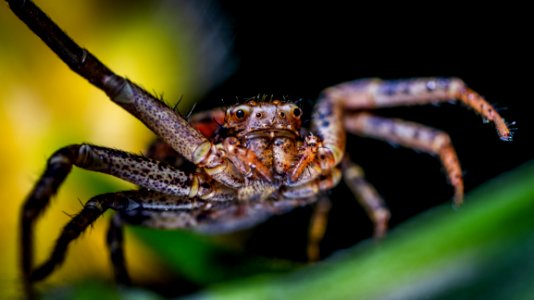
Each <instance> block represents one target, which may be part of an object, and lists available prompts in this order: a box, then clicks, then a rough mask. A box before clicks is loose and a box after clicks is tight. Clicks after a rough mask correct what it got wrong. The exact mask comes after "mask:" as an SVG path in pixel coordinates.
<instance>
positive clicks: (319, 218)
mask: <svg viewBox="0 0 534 300" xmlns="http://www.w3.org/2000/svg"><path fill="white" fill-rule="evenodd" d="M331 206H332V203H331V202H330V199H328V198H327V197H322V198H320V199H319V201H317V203H315V206H314V208H313V215H312V217H311V219H310V226H309V228H308V246H307V248H306V255H307V256H308V261H310V262H312V261H317V260H319V252H320V251H319V250H320V246H319V245H320V243H321V241H322V239H323V237H324V234H325V232H326V226H327V223H328V214H329V213H330V208H331Z"/></svg>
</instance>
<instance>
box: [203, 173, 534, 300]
mask: <svg viewBox="0 0 534 300" xmlns="http://www.w3.org/2000/svg"><path fill="white" fill-rule="evenodd" d="M533 250H534V164H532V163H531V164H528V165H526V166H524V167H522V168H520V169H518V170H516V171H514V172H513V173H510V174H507V175H506V176H502V177H501V178H499V179H495V180H493V181H491V182H489V183H488V184H486V185H484V186H483V187H481V188H479V189H478V190H477V191H475V192H473V193H471V195H470V196H469V197H468V198H467V199H466V204H465V205H464V206H463V207H462V208H460V209H458V210H453V209H451V207H450V206H449V205H444V206H441V207H438V208H435V209H433V210H431V211H428V212H426V213H424V214H423V215H421V216H418V217H416V218H414V219H412V220H411V221H410V222H408V223H406V224H404V225H402V226H399V227H398V228H396V229H394V230H393V231H392V232H391V233H390V235H389V236H388V237H387V238H386V239H385V240H383V241H380V242H373V241H370V242H366V243H362V244H360V245H358V246H356V247H354V248H353V249H350V250H348V251H345V252H343V253H339V254H338V255H336V256H335V257H332V258H330V259H327V260H326V261H324V262H322V263H318V264H316V265H314V266H311V267H309V268H304V269H301V270H298V271H296V272H293V273H291V274H289V275H283V276H278V277H275V276H271V277H269V278H265V277H264V276H261V277H257V278H249V279H245V280H240V281H236V282H233V283H229V284H223V285H219V286H215V287H212V288H210V289H208V290H207V291H205V292H204V293H203V294H201V296H202V297H205V298H209V299H251V298H253V299H272V298H288V299H295V298H297V299H302V298H305V299H420V298H425V299H435V298H440V299H442V298H445V299H458V298H465V299H468V298H469V299H472V298H483V299H503V298H507V299H510V298H513V299H521V298H523V299H527V298H528V297H532V295H534V252H533Z"/></svg>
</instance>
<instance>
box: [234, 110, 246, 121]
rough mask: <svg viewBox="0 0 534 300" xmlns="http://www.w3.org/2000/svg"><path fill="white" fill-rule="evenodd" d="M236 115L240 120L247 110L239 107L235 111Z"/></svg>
mask: <svg viewBox="0 0 534 300" xmlns="http://www.w3.org/2000/svg"><path fill="white" fill-rule="evenodd" d="M235 117H236V118H238V119H239V120H242V119H243V118H244V117H245V111H244V110H242V109H238V110H236V111H235Z"/></svg>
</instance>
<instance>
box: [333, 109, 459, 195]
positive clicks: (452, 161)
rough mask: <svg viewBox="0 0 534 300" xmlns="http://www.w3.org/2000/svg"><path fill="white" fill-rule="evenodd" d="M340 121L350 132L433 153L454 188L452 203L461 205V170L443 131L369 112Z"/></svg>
mask: <svg viewBox="0 0 534 300" xmlns="http://www.w3.org/2000/svg"><path fill="white" fill-rule="evenodd" d="M344 121H345V128H346V129H347V131H348V132H350V133H352V134H355V135H360V136H366V137H371V138H375V139H380V140H384V141H386V142H390V143H394V144H398V145H401V146H404V147H407V148H412V149H415V150H420V151H424V152H427V153H430V154H433V155H437V156H438V157H439V158H440V160H441V163H442V164H443V167H444V168H445V172H446V173H447V177H448V179H449V182H450V183H451V185H452V186H453V187H454V190H455V192H454V204H455V205H461V204H462V202H463V194H464V184H463V180H462V169H461V167H460V162H459V160H458V156H457V155H456V151H455V150H454V147H453V145H452V142H451V139H450V137H449V135H448V134H447V133H445V132H443V131H440V130H437V129H433V128H430V127H427V126H424V125H421V124H417V123H413V122H407V121H403V120H400V119H388V118H382V117H377V116H374V115H371V114H369V113H356V114H352V115H347V116H345V118H344Z"/></svg>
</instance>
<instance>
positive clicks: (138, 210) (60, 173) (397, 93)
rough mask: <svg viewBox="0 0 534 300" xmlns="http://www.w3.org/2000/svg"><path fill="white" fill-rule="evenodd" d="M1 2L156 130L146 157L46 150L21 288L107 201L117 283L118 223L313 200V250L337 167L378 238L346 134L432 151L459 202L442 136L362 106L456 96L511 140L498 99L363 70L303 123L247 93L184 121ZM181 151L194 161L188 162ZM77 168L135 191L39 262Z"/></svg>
mask: <svg viewBox="0 0 534 300" xmlns="http://www.w3.org/2000/svg"><path fill="white" fill-rule="evenodd" d="M8 2H9V4H10V7H11V9H12V10H13V12H14V13H15V14H16V15H17V16H18V17H19V18H20V19H21V20H22V21H24V22H25V23H26V24H27V25H28V26H29V27H30V29H32V30H33V31H34V32H35V33H36V34H37V35H38V36H39V37H40V38H41V39H42V40H43V41H44V42H45V43H46V44H47V45H48V46H49V47H50V48H51V49H52V50H53V51H54V52H55V53H56V54H57V55H58V56H59V57H60V58H61V59H62V60H63V61H64V62H65V63H66V64H67V65H68V66H69V67H70V68H71V69H72V70H73V71H75V72H76V73H78V74H79V75H81V76H82V77H84V78H86V79H87V80H88V81H89V82H90V83H92V84H93V85H94V86H96V87H97V88H99V89H101V90H102V91H104V92H105V93H106V94H107V95H108V96H109V98H110V99H111V100H112V101H113V102H115V103H116V104H117V105H119V106H121V107H123V108H124V109H125V110H126V111H128V112H130V113H131V114H132V115H133V116H134V117H136V118H138V119H139V120H141V121H142V122H143V123H144V124H145V125H146V126H147V127H148V128H150V129H151V130H152V131H153V132H154V133H156V134H157V135H158V137H159V138H158V140H157V141H156V142H154V143H153V144H152V145H151V147H150V149H149V151H148V153H147V155H146V156H140V155H135V154H131V153H127V152H124V151H120V150H115V149H110V148H105V147H100V146H95V145H89V144H79V145H70V146H66V147H64V148H61V149H59V150H57V151H56V152H55V153H54V154H52V156H51V157H50V159H49V160H48V164H47V167H46V169H45V171H44V173H43V175H42V176H41V178H40V179H39V181H38V182H37V183H36V185H35V187H34V188H33V190H32V191H31V193H30V194H29V196H28V198H27V199H26V202H25V204H24V207H23V208H22V214H21V250H22V257H21V262H22V271H23V276H24V280H25V283H27V285H26V286H27V287H28V290H31V285H30V284H29V283H30V282H31V281H36V280H40V279H43V278H45V277H46V276H48V275H49V274H50V273H51V272H52V271H53V270H54V268H55V267H56V266H58V265H59V264H60V263H61V262H62V261H63V260H64V258H65V254H66V251H67V247H68V245H69V244H70V242H72V241H73V240H74V239H76V238H77V237H78V236H79V235H80V234H81V233H82V232H83V231H84V230H85V229H86V228H87V227H89V226H90V225H91V224H92V223H93V222H94V221H95V220H96V219H97V218H98V217H99V216H101V215H102V214H103V213H104V212H105V211H106V210H108V209H113V210H115V211H116V212H117V213H116V214H115V215H114V217H113V219H112V221H111V224H110V228H109V231H108V244H109V246H110V247H109V248H110V255H111V261H112V264H113V269H114V271H115V277H116V278H117V280H118V281H119V282H122V283H128V282H129V277H128V274H127V272H126V268H125V264H124V255H123V248H122V227H123V224H125V223H126V224H139V225H143V226H149V227H161V228H188V229H191V230H195V231H201V232H228V231H232V230H236V229H239V228H243V227H247V226H252V225H254V224H256V223H258V222H260V221H262V220H264V219H265V218H267V217H269V216H272V215H274V214H280V213H283V212H286V211H289V210H291V209H292V208H294V207H298V206H302V205H306V204H311V203H315V204H316V210H315V214H314V215H313V219H312V222H311V227H310V235H309V241H310V242H309V247H308V256H309V257H310V259H316V258H317V257H318V243H319V241H320V240H321V238H322V235H323V234H324V227H325V219H326V215H327V213H328V207H329V204H328V200H327V199H326V198H325V197H324V195H325V193H322V192H323V191H327V190H329V189H332V188H333V187H335V186H336V185H337V183H338V182H339V181H340V179H341V177H343V179H344V181H345V183H346V184H347V185H348V186H349V188H350V189H351V190H352V191H353V193H354V195H355V196H356V198H357V199H358V201H359V202H360V203H361V204H362V206H363V207H364V208H365V209H366V211H367V213H368V214H369V217H370V218H371V220H372V221H373V223H374V225H375V236H378V237H380V236H383V235H384V233H385V232H386V229H387V222H388V219H389V211H388V210H387V208H386V207H385V205H384V203H383V201H382V199H381V198H380V197H379V195H378V194H377V192H376V191H375V190H374V189H373V188H372V186H371V185H369V184H368V183H367V182H366V181H365V179H364V178H363V172H362V171H361V169H360V168H359V167H358V166H356V165H355V164H354V163H352V162H351V161H350V159H349V157H348V155H346V154H345V141H346V136H347V133H350V134H353V135H359V136H367V137H373V138H377V139H381V140H385V141H388V142H393V143H396V144H399V145H402V146H406V147H410V148H414V149H417V150H420V151H424V152H428V153H430V154H434V155H436V156H438V157H439V159H440V160H441V162H442V163H443V166H444V168H445V171H446V174H447V176H448V178H449V181H450V182H451V184H452V185H453V187H454V189H455V196H454V202H455V203H456V204H457V205H459V204H461V203H462V197H463V181H462V176H461V174H462V172H461V168H460V164H459V162H458V158H457V156H456V152H455V150H454V148H453V146H452V144H451V141H450V138H449V136H448V135H447V134H446V133H445V132H442V131H439V130H435V129H432V128H429V127H426V126H423V125H420V124H416V123H411V122H406V121H403V120H399V119H388V118H381V117H378V116H375V115H373V114H371V113H370V112H369V111H370V110H372V109H374V108H380V107H388V106H400V105H419V104H430V103H438V102H442V101H449V100H450V99H457V100H458V101H460V102H461V103H463V104H465V105H466V106H468V107H471V108H472V109H473V110H474V111H475V112H477V113H478V114H480V115H482V116H483V117H484V118H485V119H486V120H488V121H491V122H493V123H494V124H495V126H496V128H497V132H498V134H499V136H500V138H501V139H503V140H510V139H511V133H510V130H509V129H508V127H507V125H506V123H505V122H504V120H503V119H502V118H501V116H500V115H499V114H498V113H497V112H496V111H495V109H494V108H493V107H492V106H491V105H490V104H488V103H487V102H486V100H485V99H483V98H482V97H481V96H479V95H478V94H477V93H476V92H474V91H473V90H471V89H469V88H468V87H467V86H466V85H465V84H464V83H463V82H462V81H461V80H460V79H456V78H420V79H407V80H394V81H381V80H378V79H365V80H355V81H350V82H346V83H342V84H339V85H336V86H333V87H330V88H328V89H326V90H325V91H324V92H323V93H322V94H321V96H320V97H319V99H318V101H317V104H316V106H315V108H314V111H313V113H312V117H311V128H309V129H303V128H301V120H300V118H301V116H302V114H303V112H302V111H301V109H300V108H299V107H297V106H296V105H295V104H293V103H290V102H282V101H278V100H274V101H270V102H264V101H257V102H256V101H249V102H247V103H244V104H240V105H235V106H232V107H230V108H227V109H226V112H225V111H223V110H220V109H219V110H213V111H208V112H202V113H198V114H195V115H193V116H191V118H190V120H189V121H186V120H185V119H184V118H183V117H182V116H180V115H179V114H177V113H175V111H174V110H173V109H171V108H169V107H168V106H167V105H165V104H164V103H163V102H162V101H160V100H159V99H157V98H156V97H154V96H153V95H151V94H150V93H148V92H147V91H145V90H144V89H142V88H140V87H139V86H137V85H136V84H134V83H132V82H131V81H129V80H127V79H125V78H123V77H121V76H118V75H117V74H115V73H113V72H112V71H111V70H110V69H108V68H107V67H106V66H105V65H104V64H102V63H101V62H100V61H99V60H98V59H97V58H96V57H94V56H93V55H92V54H91V53H90V52H88V51H87V50H85V49H83V48H81V47H79V46H78V45H77V44H76V43H75V42H74V41H72V40H71V39H70V38H69V37H68V36H67V35H66V34H65V33H64V32H63V31H62V30H61V29H60V28H59V27H57V25H55V24H54V23H53V22H52V21H51V20H50V19H49V18H48V17H47V16H46V15H45V14H44V13H43V12H42V11H41V10H40V9H39V8H38V7H37V6H35V4H33V3H32V2H31V1H28V0H26V1H16V0H11V1H8ZM184 161H188V162H190V163H191V164H193V168H189V169H188V168H186V167H185V166H184V165H183V164H182V163H183V162H184ZM72 166H77V167H79V168H84V169H87V170H92V171H97V172H102V173H106V174H110V175H113V176H116V177H118V178H122V179H124V180H127V181H130V182H132V183H135V184H136V185H138V186H139V189H138V190H132V191H124V192H118V193H109V194H103V195H98V196H95V197H93V198H92V199H90V200H89V201H88V202H87V203H86V204H85V205H84V208H83V209H82V211H81V212H80V213H79V214H78V215H76V216H75V217H74V218H73V219H72V220H71V221H70V222H69V223H68V224H67V225H66V226H65V228H64V230H63V232H62V234H61V235H60V237H59V239H58V240H57V243H56V246H55V248H54V250H53V252H52V254H51V256H50V258H49V259H48V260H47V261H46V262H44V263H43V264H42V265H40V266H39V267H37V268H34V264H33V230H34V224H35V222H36V220H37V218H38V217H39V215H40V214H41V213H42V212H43V211H44V209H45V207H47V205H48V203H49V201H50V198H51V196H52V195H53V194H54V193H56V191H57V190H58V189H59V187H60V185H61V183H62V182H63V181H64V179H65V178H66V177H67V175H68V173H69V172H70V170H71V169H72Z"/></svg>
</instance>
